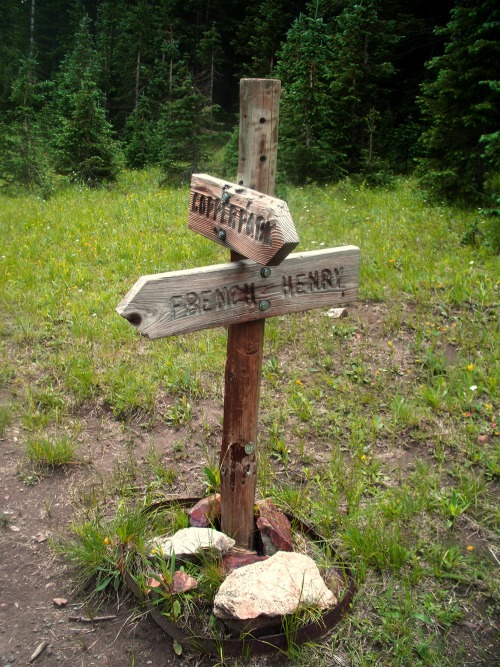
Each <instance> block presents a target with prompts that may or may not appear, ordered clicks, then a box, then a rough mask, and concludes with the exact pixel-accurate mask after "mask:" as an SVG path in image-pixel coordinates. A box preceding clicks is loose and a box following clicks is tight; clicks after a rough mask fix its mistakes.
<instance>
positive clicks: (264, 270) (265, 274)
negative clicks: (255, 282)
mask: <svg viewBox="0 0 500 667" xmlns="http://www.w3.org/2000/svg"><path fill="white" fill-rule="evenodd" d="M260 275H261V276H262V277H263V278H269V276H270V275H271V269H270V268H269V266H263V267H262V268H261V270H260Z"/></svg>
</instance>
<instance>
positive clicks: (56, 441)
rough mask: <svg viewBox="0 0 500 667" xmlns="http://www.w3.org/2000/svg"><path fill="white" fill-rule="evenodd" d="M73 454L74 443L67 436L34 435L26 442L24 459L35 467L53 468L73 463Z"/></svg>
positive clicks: (74, 450) (74, 451)
mask: <svg viewBox="0 0 500 667" xmlns="http://www.w3.org/2000/svg"><path fill="white" fill-rule="evenodd" d="M75 454H76V447H75V442H74V440H73V439H72V438H71V437H70V436H67V435H55V436H39V435H35V436H30V437H29V438H28V439H27V441H26V457H27V459H28V461H30V463H32V464H34V465H36V466H49V467H52V468H55V467H59V466H64V465H67V464H68V463H74V462H75Z"/></svg>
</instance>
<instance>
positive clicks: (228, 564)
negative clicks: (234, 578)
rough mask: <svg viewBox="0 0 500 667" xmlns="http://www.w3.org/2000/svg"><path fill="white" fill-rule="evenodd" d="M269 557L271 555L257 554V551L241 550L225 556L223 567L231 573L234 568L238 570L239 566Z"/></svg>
mask: <svg viewBox="0 0 500 667" xmlns="http://www.w3.org/2000/svg"><path fill="white" fill-rule="evenodd" d="M268 558H269V556H257V553H256V552H255V551H239V552H235V553H229V554H226V555H225V556H223V558H222V567H223V568H224V571H225V573H226V574H231V572H232V571H233V570H237V569H238V568H239V567H245V565H251V564H252V563H258V562H259V561H262V560H267V559H268Z"/></svg>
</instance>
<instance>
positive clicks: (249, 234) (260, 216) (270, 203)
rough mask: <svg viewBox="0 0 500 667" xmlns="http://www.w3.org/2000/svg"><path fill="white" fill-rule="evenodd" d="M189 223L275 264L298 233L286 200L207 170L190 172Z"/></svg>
mask: <svg viewBox="0 0 500 667" xmlns="http://www.w3.org/2000/svg"><path fill="white" fill-rule="evenodd" d="M188 226H189V228H190V229H192V230H193V231H196V232H199V233H200V234H202V235H203V236H206V237H207V238H209V239H211V240H212V241H216V242H217V243H220V244H222V245H224V246H225V247H226V248H229V249H230V250H234V251H235V252H237V253H239V254H240V255H243V257H247V258H248V259H253V260H254V261H255V262H258V263H259V264H264V265H265V264H267V265H270V266H277V265H278V264H280V263H281V262H282V261H283V260H284V259H285V257H287V255H289V254H290V253H291V252H292V250H293V249H294V248H295V247H296V246H297V244H298V242H299V237H298V236H297V232H296V231H295V226H294V224H293V220H292V216H291V215H290V211H289V210H288V206H287V204H286V202H284V201H282V200H281V199H276V198H275V197H269V196H268V195H266V194H262V193H261V192H257V191H256V190H250V189H249V188H244V187H243V186H240V185H234V184H232V183H227V181H223V180H221V179H219V178H214V177H213V176H207V175H206V174H193V177H192V179H191V192H190V198H189V217H188Z"/></svg>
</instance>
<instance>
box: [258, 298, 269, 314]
mask: <svg viewBox="0 0 500 667" xmlns="http://www.w3.org/2000/svg"><path fill="white" fill-rule="evenodd" d="M270 306H271V302H270V301H268V300H267V299H264V300H263V301H261V302H260V303H259V310H260V311H264V310H268V309H269V308H270Z"/></svg>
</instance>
